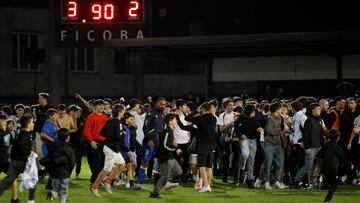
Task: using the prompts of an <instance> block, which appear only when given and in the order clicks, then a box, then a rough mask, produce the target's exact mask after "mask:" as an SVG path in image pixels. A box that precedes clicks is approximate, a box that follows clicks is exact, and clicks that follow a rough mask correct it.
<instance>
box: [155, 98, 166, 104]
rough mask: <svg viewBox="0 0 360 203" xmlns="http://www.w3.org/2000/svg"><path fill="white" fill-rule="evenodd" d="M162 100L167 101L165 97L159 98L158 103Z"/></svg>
mask: <svg viewBox="0 0 360 203" xmlns="http://www.w3.org/2000/svg"><path fill="white" fill-rule="evenodd" d="M160 101H166V99H165V97H159V98H157V100H156V103H159V102H160Z"/></svg>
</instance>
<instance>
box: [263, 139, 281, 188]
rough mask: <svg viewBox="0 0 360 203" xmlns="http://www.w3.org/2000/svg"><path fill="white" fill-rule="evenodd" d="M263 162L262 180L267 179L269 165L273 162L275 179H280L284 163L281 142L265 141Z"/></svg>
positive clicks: (266, 180)
mask: <svg viewBox="0 0 360 203" xmlns="http://www.w3.org/2000/svg"><path fill="white" fill-rule="evenodd" d="M264 154H265V162H264V167H265V170H264V181H265V182H268V181H269V174H270V170H271V165H272V163H273V162H274V171H275V175H274V178H275V181H280V176H281V172H282V169H283V165H284V149H283V148H282V146H281V144H273V143H271V142H265V148H264Z"/></svg>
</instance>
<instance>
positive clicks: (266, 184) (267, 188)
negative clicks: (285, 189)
mask: <svg viewBox="0 0 360 203" xmlns="http://www.w3.org/2000/svg"><path fill="white" fill-rule="evenodd" d="M264 186H265V190H271V189H272V188H271V187H270V183H269V181H268V182H266V183H265V184H264Z"/></svg>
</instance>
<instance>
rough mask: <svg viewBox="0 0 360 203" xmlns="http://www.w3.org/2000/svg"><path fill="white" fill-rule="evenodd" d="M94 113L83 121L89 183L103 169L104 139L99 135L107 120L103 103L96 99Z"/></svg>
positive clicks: (92, 181) (93, 180)
mask: <svg viewBox="0 0 360 203" xmlns="http://www.w3.org/2000/svg"><path fill="white" fill-rule="evenodd" d="M94 108H95V111H94V112H93V113H91V114H90V115H89V116H88V117H87V118H86V121H85V127H84V136H85V138H86V140H87V141H88V143H87V152H88V154H87V160H88V163H89V167H90V170H91V179H90V182H91V183H94V182H95V180H96V178H97V176H98V174H99V172H100V171H101V170H102V168H103V167H104V159H105V157H104V153H103V147H104V141H105V137H104V136H102V135H101V134H100V131H101V129H102V128H103V127H104V125H105V124H106V122H107V121H108V120H109V118H108V117H107V116H106V115H105V114H104V113H103V111H104V102H103V101H102V100H101V99H98V100H96V101H95V102H94Z"/></svg>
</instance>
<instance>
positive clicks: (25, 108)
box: [24, 106, 32, 114]
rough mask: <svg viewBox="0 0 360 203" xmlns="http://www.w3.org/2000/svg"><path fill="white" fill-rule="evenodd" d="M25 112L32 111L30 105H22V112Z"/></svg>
mask: <svg viewBox="0 0 360 203" xmlns="http://www.w3.org/2000/svg"><path fill="white" fill-rule="evenodd" d="M26 113H32V112H31V107H30V106H25V107H24V114H26Z"/></svg>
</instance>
